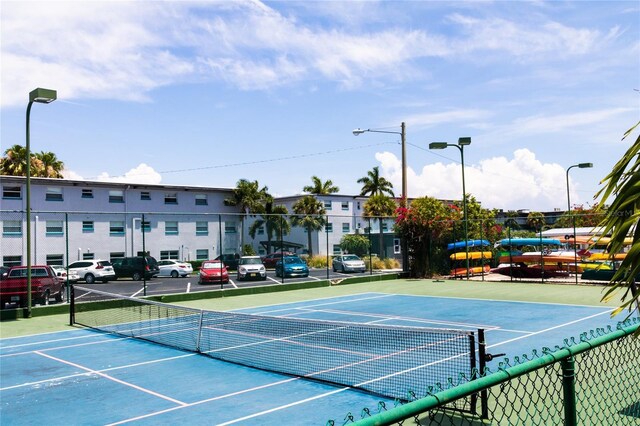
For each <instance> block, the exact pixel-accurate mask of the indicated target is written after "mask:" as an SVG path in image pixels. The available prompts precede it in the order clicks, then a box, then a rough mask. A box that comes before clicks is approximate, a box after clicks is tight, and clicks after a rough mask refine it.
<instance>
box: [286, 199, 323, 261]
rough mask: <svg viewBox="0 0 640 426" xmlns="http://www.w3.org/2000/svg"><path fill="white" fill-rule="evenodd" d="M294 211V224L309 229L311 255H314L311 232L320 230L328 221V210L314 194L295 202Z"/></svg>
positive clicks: (292, 220)
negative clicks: (326, 215) (326, 216)
mask: <svg viewBox="0 0 640 426" xmlns="http://www.w3.org/2000/svg"><path fill="white" fill-rule="evenodd" d="M293 212H294V213H295V214H296V216H293V217H292V218H291V224H292V225H293V226H301V227H303V228H305V229H306V230H307V238H308V245H307V247H308V250H309V257H310V258H311V257H313V247H312V245H311V232H312V231H320V230H321V229H322V227H323V226H324V225H325V224H326V223H327V221H326V219H325V217H324V215H325V214H326V213H327V211H326V210H325V209H324V205H323V204H322V203H321V202H320V201H318V200H317V199H316V197H314V196H313V195H305V196H304V197H302V198H300V199H299V200H298V201H296V202H295V204H294V205H293Z"/></svg>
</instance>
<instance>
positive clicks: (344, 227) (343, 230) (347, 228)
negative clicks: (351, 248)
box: [342, 222, 351, 233]
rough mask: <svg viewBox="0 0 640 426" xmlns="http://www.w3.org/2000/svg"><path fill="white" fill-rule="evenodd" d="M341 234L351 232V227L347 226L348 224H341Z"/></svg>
mask: <svg viewBox="0 0 640 426" xmlns="http://www.w3.org/2000/svg"><path fill="white" fill-rule="evenodd" d="M342 232H347V233H348V232H351V226H349V223H344V222H343V223H342Z"/></svg>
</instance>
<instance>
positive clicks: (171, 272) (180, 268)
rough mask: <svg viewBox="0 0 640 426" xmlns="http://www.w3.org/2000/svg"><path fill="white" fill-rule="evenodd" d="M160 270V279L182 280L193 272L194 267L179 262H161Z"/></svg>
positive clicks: (159, 263)
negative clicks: (179, 278)
mask: <svg viewBox="0 0 640 426" xmlns="http://www.w3.org/2000/svg"><path fill="white" fill-rule="evenodd" d="M158 268H160V272H159V273H158V276H159V277H171V278H178V277H181V278H182V277H186V276H187V275H189V274H190V273H192V272H193V266H191V264H190V263H188V262H178V261H177V260H159V261H158Z"/></svg>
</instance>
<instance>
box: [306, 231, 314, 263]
mask: <svg viewBox="0 0 640 426" xmlns="http://www.w3.org/2000/svg"><path fill="white" fill-rule="evenodd" d="M307 241H308V243H309V259H311V258H312V257H313V249H312V248H311V227H310V226H307Z"/></svg>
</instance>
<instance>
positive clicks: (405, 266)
mask: <svg viewBox="0 0 640 426" xmlns="http://www.w3.org/2000/svg"><path fill="white" fill-rule="evenodd" d="M365 132H371V133H390V134H394V135H400V143H401V146H402V197H400V199H401V200H402V199H404V200H405V201H406V200H407V199H408V198H409V195H408V194H407V149H406V141H407V132H406V126H405V124H404V121H403V122H402V123H401V124H400V131H399V132H393V131H387V130H375V129H360V128H357V129H355V130H354V131H353V136H358V135H361V134H363V133H365ZM405 207H406V206H405ZM380 226H382V225H380ZM408 268H409V256H408V253H407V244H406V241H405V239H404V238H403V239H402V272H404V273H406V272H407V271H408V270H409V269H408Z"/></svg>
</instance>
